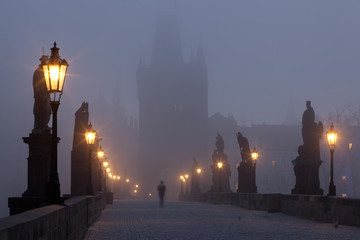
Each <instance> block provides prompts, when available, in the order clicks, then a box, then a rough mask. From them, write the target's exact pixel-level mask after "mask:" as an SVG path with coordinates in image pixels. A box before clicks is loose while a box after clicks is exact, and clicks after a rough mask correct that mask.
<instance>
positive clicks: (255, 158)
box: [251, 147, 259, 164]
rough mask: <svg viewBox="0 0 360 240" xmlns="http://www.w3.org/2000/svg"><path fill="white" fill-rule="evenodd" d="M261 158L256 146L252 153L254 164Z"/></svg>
mask: <svg viewBox="0 0 360 240" xmlns="http://www.w3.org/2000/svg"><path fill="white" fill-rule="evenodd" d="M258 158H259V153H258V152H257V151H256V147H254V149H253V151H252V153H251V159H252V161H253V163H254V164H256V161H257V160H258Z"/></svg>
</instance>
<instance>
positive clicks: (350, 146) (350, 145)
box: [349, 143, 353, 151]
mask: <svg viewBox="0 0 360 240" xmlns="http://www.w3.org/2000/svg"><path fill="white" fill-rule="evenodd" d="M352 145H353V144H352V143H349V150H350V151H351V149H352Z"/></svg>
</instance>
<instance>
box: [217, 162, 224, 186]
mask: <svg viewBox="0 0 360 240" xmlns="http://www.w3.org/2000/svg"><path fill="white" fill-rule="evenodd" d="M217 167H218V169H219V170H218V171H219V192H221V169H222V167H223V163H222V162H218V163H217Z"/></svg>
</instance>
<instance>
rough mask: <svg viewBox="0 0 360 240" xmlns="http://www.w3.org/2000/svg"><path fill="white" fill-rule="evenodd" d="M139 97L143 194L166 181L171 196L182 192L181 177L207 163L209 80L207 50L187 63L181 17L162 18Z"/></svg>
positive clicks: (142, 69) (141, 69) (142, 67)
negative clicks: (197, 163)
mask: <svg viewBox="0 0 360 240" xmlns="http://www.w3.org/2000/svg"><path fill="white" fill-rule="evenodd" d="M136 77H137V88H138V99H139V162H138V166H139V176H138V177H139V178H140V181H141V182H142V184H143V189H142V190H143V193H145V194H148V193H151V192H152V193H153V192H154V191H155V190H156V185H157V183H158V182H159V180H160V179H162V180H164V182H165V184H166V185H167V186H168V188H167V189H168V191H167V196H168V197H169V195H170V197H171V196H172V197H174V196H176V195H177V194H178V193H179V184H180V183H179V180H178V176H179V174H181V173H182V172H184V171H189V169H190V168H191V164H192V161H193V160H192V159H193V158H196V159H197V160H198V162H199V165H204V164H205V163H207V162H208V161H207V160H208V159H207V131H208V129H207V122H208V82H207V69H206V63H205V59H204V55H203V51H202V48H201V47H199V48H198V49H197V52H196V54H195V56H192V57H191V59H190V60H189V61H184V58H183V54H182V46H181V39H180V34H179V29H178V24H177V19H176V17H175V16H169V15H167V16H160V17H159V19H158V25H157V30H156V33H155V41H154V46H153V52H152V57H151V61H150V63H149V65H148V66H147V64H145V63H144V61H142V60H140V62H139V66H138V70H137V76H136Z"/></svg>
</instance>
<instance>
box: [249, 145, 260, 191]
mask: <svg viewBox="0 0 360 240" xmlns="http://www.w3.org/2000/svg"><path fill="white" fill-rule="evenodd" d="M258 158H259V153H258V152H257V151H256V147H254V149H253V151H252V153H251V159H252V162H253V166H254V174H253V176H254V178H253V180H252V181H253V184H254V185H253V191H252V192H254V193H256V192H257V187H256V161H257V160H258Z"/></svg>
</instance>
